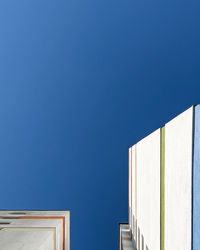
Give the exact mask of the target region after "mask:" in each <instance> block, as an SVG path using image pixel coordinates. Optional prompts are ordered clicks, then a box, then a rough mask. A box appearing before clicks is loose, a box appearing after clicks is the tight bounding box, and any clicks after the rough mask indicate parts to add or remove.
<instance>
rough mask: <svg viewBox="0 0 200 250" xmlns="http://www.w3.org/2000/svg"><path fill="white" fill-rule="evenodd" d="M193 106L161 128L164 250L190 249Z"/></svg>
mask: <svg viewBox="0 0 200 250" xmlns="http://www.w3.org/2000/svg"><path fill="white" fill-rule="evenodd" d="M192 122H193V107H192V108H190V109H188V110H186V111H185V112H184V113H182V114H181V115H179V116H178V117H176V118H175V119H173V120H172V121H170V122H169V123H167V124H166V126H165V250H190V249H191V209H192V208H191V201H192V183H191V179H192V136H193V135H192Z"/></svg>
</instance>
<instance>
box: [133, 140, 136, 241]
mask: <svg viewBox="0 0 200 250" xmlns="http://www.w3.org/2000/svg"><path fill="white" fill-rule="evenodd" d="M135 178H136V175H135V145H134V146H132V224H133V228H132V233H133V236H134V239H135V234H136V233H135V232H136V228H135V227H136V225H135V219H136V213H135V212H136V197H135V192H136V189H135Z"/></svg>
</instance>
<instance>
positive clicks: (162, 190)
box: [160, 127, 165, 250]
mask: <svg viewBox="0 0 200 250" xmlns="http://www.w3.org/2000/svg"><path fill="white" fill-rule="evenodd" d="M164 230H165V127H162V128H161V130H160V250H164V244H165V242H164V237H165V231H164Z"/></svg>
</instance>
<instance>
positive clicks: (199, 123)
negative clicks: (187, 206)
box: [193, 105, 200, 250]
mask: <svg viewBox="0 0 200 250" xmlns="http://www.w3.org/2000/svg"><path fill="white" fill-rule="evenodd" d="M194 122H195V124H194V159H193V250H199V246H200V105H198V106H196V107H195V119H194Z"/></svg>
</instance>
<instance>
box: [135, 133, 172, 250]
mask: <svg viewBox="0 0 200 250" xmlns="http://www.w3.org/2000/svg"><path fill="white" fill-rule="evenodd" d="M137 221H138V227H139V228H140V246H139V245H138V249H142V237H141V236H142V235H143V237H144V243H145V245H144V248H145V249H146V245H147V246H148V249H149V250H160V129H158V130H156V131H155V132H154V133H152V134H150V135H149V136H147V137H146V138H144V139H143V140H141V141H140V142H138V143H137ZM172 249H174V248H171V249H170V250H172Z"/></svg>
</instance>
